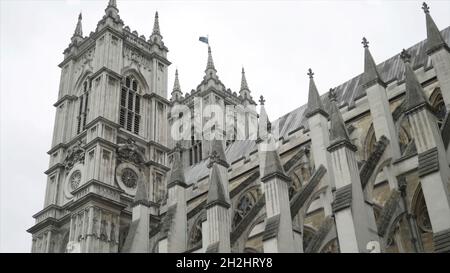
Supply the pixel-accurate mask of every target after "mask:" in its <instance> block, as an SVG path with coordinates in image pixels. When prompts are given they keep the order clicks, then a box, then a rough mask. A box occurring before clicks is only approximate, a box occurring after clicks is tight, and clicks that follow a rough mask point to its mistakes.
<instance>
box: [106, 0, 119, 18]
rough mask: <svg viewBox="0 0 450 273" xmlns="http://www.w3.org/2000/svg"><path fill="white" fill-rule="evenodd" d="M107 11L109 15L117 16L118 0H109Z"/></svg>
mask: <svg viewBox="0 0 450 273" xmlns="http://www.w3.org/2000/svg"><path fill="white" fill-rule="evenodd" d="M105 13H106V15H108V16H112V17H114V18H115V17H117V14H118V13H119V9H118V8H117V3H116V0H109V2H108V6H107V7H106V9H105Z"/></svg>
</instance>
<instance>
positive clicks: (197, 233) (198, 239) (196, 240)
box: [188, 213, 205, 249]
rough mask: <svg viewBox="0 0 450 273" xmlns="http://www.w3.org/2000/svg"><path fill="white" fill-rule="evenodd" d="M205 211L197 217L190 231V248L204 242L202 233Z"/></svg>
mask: <svg viewBox="0 0 450 273" xmlns="http://www.w3.org/2000/svg"><path fill="white" fill-rule="evenodd" d="M204 217H205V215H204V213H200V215H199V216H197V218H196V219H195V221H194V223H193V224H192V226H191V229H190V231H189V238H188V249H192V248H194V247H196V246H198V245H201V244H202V239H203V234H202V221H203V220H204Z"/></svg>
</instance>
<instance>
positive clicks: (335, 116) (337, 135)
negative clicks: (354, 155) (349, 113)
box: [328, 88, 350, 143]
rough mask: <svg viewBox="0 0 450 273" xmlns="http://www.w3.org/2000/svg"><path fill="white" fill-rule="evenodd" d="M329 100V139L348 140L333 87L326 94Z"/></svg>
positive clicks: (335, 140) (336, 140)
mask: <svg viewBox="0 0 450 273" xmlns="http://www.w3.org/2000/svg"><path fill="white" fill-rule="evenodd" d="M328 97H329V98H330V101H331V111H330V116H331V118H330V140H331V142H332V143H333V142H334V143H336V142H340V141H346V142H349V141H350V138H349V136H348V133H347V129H346V128H345V123H344V119H343V118H342V114H341V111H340V110H339V108H338V105H337V94H336V91H335V89H334V88H331V89H330V93H329V95H328Z"/></svg>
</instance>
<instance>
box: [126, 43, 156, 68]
mask: <svg viewBox="0 0 450 273" xmlns="http://www.w3.org/2000/svg"><path fill="white" fill-rule="evenodd" d="M123 56H124V57H125V58H127V59H128V60H130V61H131V62H132V63H134V64H136V65H137V66H138V67H141V66H142V67H143V68H145V69H146V70H149V71H150V70H151V61H150V60H149V59H148V58H147V57H145V56H144V55H142V54H140V53H138V52H136V51H134V50H132V49H130V48H128V47H125V48H124V50H123Z"/></svg>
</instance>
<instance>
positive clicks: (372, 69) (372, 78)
mask: <svg viewBox="0 0 450 273" xmlns="http://www.w3.org/2000/svg"><path fill="white" fill-rule="evenodd" d="M361 44H363V46H364V74H363V86H365V87H366V88H367V87H369V86H371V85H373V84H374V83H377V82H378V83H380V84H381V85H383V86H385V84H384V82H383V81H382V80H381V77H380V74H379V73H378V70H377V65H376V64H375V61H374V60H373V57H372V54H371V53H370V50H369V41H367V39H366V37H363V38H362V42H361Z"/></svg>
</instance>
